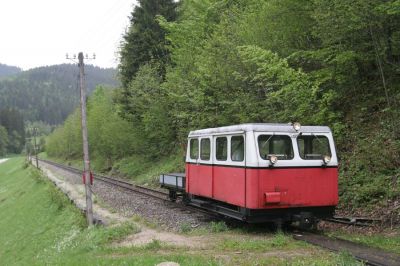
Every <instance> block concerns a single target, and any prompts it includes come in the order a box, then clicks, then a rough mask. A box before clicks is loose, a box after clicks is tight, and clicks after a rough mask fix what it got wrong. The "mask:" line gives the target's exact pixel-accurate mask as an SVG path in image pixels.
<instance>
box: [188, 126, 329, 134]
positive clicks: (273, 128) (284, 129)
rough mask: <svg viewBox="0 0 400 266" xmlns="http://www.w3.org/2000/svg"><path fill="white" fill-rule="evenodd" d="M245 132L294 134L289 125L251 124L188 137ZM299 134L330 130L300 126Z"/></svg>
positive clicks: (193, 132) (322, 127)
mask: <svg viewBox="0 0 400 266" xmlns="http://www.w3.org/2000/svg"><path fill="white" fill-rule="evenodd" d="M247 131H258V132H291V133H295V132H296V131H295V130H294V128H293V126H292V125H291V124H278V123H252V124H240V125H232V126H225V127H215V128H206V129H200V130H194V131H190V133H189V137H193V136H201V135H213V134H223V133H233V132H247ZM299 132H310V133H317V132H318V133H330V132H331V130H330V128H329V127H327V126H301V128H300V130H299Z"/></svg>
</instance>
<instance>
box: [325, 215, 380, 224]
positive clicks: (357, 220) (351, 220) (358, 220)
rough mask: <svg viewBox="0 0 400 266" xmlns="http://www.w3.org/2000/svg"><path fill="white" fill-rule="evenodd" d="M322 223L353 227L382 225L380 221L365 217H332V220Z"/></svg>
mask: <svg viewBox="0 0 400 266" xmlns="http://www.w3.org/2000/svg"><path fill="white" fill-rule="evenodd" d="M324 221H328V222H332V223H338V224H346V225H355V226H373V225H376V224H378V223H382V220H381V219H373V218H365V217H345V216H333V217H332V218H329V219H324Z"/></svg>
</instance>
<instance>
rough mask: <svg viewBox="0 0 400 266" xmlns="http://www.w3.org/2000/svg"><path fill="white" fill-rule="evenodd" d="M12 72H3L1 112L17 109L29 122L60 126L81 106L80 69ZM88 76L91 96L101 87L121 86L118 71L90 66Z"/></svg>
mask: <svg viewBox="0 0 400 266" xmlns="http://www.w3.org/2000/svg"><path fill="white" fill-rule="evenodd" d="M7 69H9V70H10V69H11V70H13V69H14V70H15V69H17V68H10V67H8V68H7ZM11 70H10V71H11ZM10 71H8V72H7V71H3V72H2V73H4V76H3V78H2V79H0V109H1V108H14V109H16V110H18V111H20V112H21V114H22V115H23V117H24V119H25V120H26V121H31V122H33V121H42V122H44V123H47V124H49V125H57V124H60V123H62V122H63V121H64V120H65V119H66V117H67V116H68V115H69V114H70V113H71V112H72V111H73V110H74V109H75V108H76V107H77V106H78V104H79V90H78V87H77V76H78V71H79V69H78V67H77V66H76V65H71V64H63V65H55V66H47V67H39V68H35V69H31V70H28V71H23V72H12V71H11V72H10ZM7 73H8V74H7ZM86 73H87V77H88V78H87V80H86V84H87V88H88V90H89V92H92V91H93V89H94V88H95V86H96V85H97V84H105V85H108V86H110V87H116V86H117V85H118V83H117V82H116V79H115V75H116V73H115V70H114V69H101V68H99V67H93V66H90V65H88V66H87V68H86ZM6 74H7V75H6Z"/></svg>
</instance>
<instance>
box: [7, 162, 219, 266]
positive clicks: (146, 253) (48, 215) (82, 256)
mask: <svg viewBox="0 0 400 266" xmlns="http://www.w3.org/2000/svg"><path fill="white" fill-rule="evenodd" d="M23 161H24V159H23V158H13V159H10V160H8V161H7V162H5V163H3V164H0V213H1V219H0V232H1V234H0V262H1V263H0V264H1V265H154V264H157V263H159V262H162V261H166V260H172V261H176V262H178V263H181V265H216V264H217V263H216V262H215V261H214V260H213V259H210V258H207V257H205V256H203V255H185V254H181V253H176V254H174V253H171V254H167V255H164V254H158V253H157V252H155V251H158V250H159V249H161V247H160V245H156V244H153V246H150V247H149V248H148V249H142V250H135V249H123V248H113V247H112V245H111V243H112V242H113V241H115V240H118V239H121V238H123V237H125V236H126V235H128V234H130V233H134V232H136V231H138V230H139V229H138V227H137V226H136V225H135V224H132V223H127V224H123V225H121V226H118V227H112V228H104V227H92V228H89V229H87V228H86V225H85V219H84V217H83V216H82V214H81V213H80V212H79V211H78V210H77V209H76V208H75V207H74V206H72V205H71V204H70V202H69V200H68V199H67V198H66V197H65V196H64V195H63V194H62V193H61V192H59V191H58V190H57V189H56V188H55V187H54V186H53V185H52V183H50V182H49V181H47V180H46V179H44V178H43V177H42V176H41V175H40V173H39V172H37V171H36V170H35V169H33V168H32V167H25V168H24V167H23V165H24V163H23ZM25 166H26V165H25Z"/></svg>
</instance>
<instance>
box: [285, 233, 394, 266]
mask: <svg viewBox="0 0 400 266" xmlns="http://www.w3.org/2000/svg"><path fill="white" fill-rule="evenodd" d="M293 238H294V239H296V240H301V241H305V242H307V243H310V244H313V245H316V246H319V247H323V248H326V249H329V250H331V251H335V252H348V253H350V254H351V255H352V256H353V257H355V258H356V259H357V260H359V261H362V262H363V263H365V264H366V265H371V266H399V265H400V256H399V255H397V254H393V253H390V252H386V251H384V250H381V249H378V248H372V247H369V246H366V245H363V244H359V243H355V242H351V241H348V240H344V239H339V238H333V237H328V236H325V235H321V234H316V233H310V232H301V233H297V234H294V235H293Z"/></svg>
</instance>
